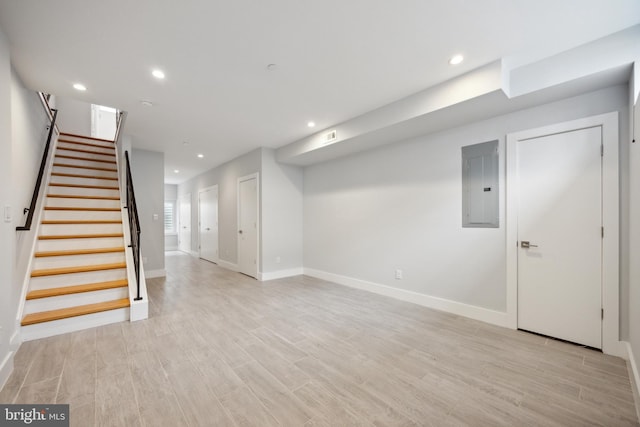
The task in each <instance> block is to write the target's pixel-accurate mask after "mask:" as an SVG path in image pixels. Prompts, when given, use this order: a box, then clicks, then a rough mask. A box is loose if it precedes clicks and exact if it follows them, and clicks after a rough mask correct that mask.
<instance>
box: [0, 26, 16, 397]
mask: <svg viewBox="0 0 640 427" xmlns="http://www.w3.org/2000/svg"><path fill="white" fill-rule="evenodd" d="M10 94H11V63H10V61H9V43H8V40H7V38H6V36H5V35H4V33H3V32H2V29H0V182H2V183H4V184H3V185H0V209H1V211H2V218H4V209H5V207H6V206H8V207H10V208H11V209H12V210H13V211H14V212H15V211H17V210H18V209H17V207H16V206H13V201H12V199H13V189H12V187H11V185H7V183H11V179H12V169H13V168H12V146H11V145H12V144H11V96H10ZM15 235H16V230H15V228H14V224H13V223H12V222H5V221H4V220H3V219H0V242H2V244H1V245H0V295H2V298H0V387H2V386H3V385H4V383H5V382H6V380H7V378H8V376H9V374H10V373H11V369H13V351H12V348H11V345H10V341H11V336H12V335H13V333H14V331H15V325H14V318H15V316H16V312H17V296H16V293H17V291H16V284H15V283H14V282H13V274H14V243H15Z"/></svg>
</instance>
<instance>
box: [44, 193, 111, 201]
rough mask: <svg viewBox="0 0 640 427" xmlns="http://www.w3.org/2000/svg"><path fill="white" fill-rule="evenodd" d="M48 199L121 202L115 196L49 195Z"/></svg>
mask: <svg viewBox="0 0 640 427" xmlns="http://www.w3.org/2000/svg"><path fill="white" fill-rule="evenodd" d="M47 197H51V198H54V199H89V200H120V197H115V196H80V195H75V194H47Z"/></svg>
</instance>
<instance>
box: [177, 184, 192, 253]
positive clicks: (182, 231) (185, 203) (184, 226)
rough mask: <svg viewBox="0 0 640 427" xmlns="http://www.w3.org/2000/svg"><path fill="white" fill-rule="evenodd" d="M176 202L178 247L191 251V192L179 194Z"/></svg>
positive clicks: (184, 250) (187, 251) (183, 250)
mask: <svg viewBox="0 0 640 427" xmlns="http://www.w3.org/2000/svg"><path fill="white" fill-rule="evenodd" d="M178 203H179V205H180V207H179V210H178V212H179V218H178V224H179V229H178V249H179V250H181V251H182V252H186V253H191V193H187V194H183V195H182V196H180V199H178Z"/></svg>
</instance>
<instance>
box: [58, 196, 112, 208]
mask: <svg viewBox="0 0 640 427" xmlns="http://www.w3.org/2000/svg"><path fill="white" fill-rule="evenodd" d="M46 206H47V207H75V208H116V209H119V208H120V200H102V199H68V198H60V197H47V204H46Z"/></svg>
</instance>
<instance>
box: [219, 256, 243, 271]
mask: <svg viewBox="0 0 640 427" xmlns="http://www.w3.org/2000/svg"><path fill="white" fill-rule="evenodd" d="M217 264H218V267H222V268H226V269H227V270H231V271H235V272H238V264H234V263H232V262H229V261H225V260H223V259H219V260H218V262H217Z"/></svg>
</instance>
